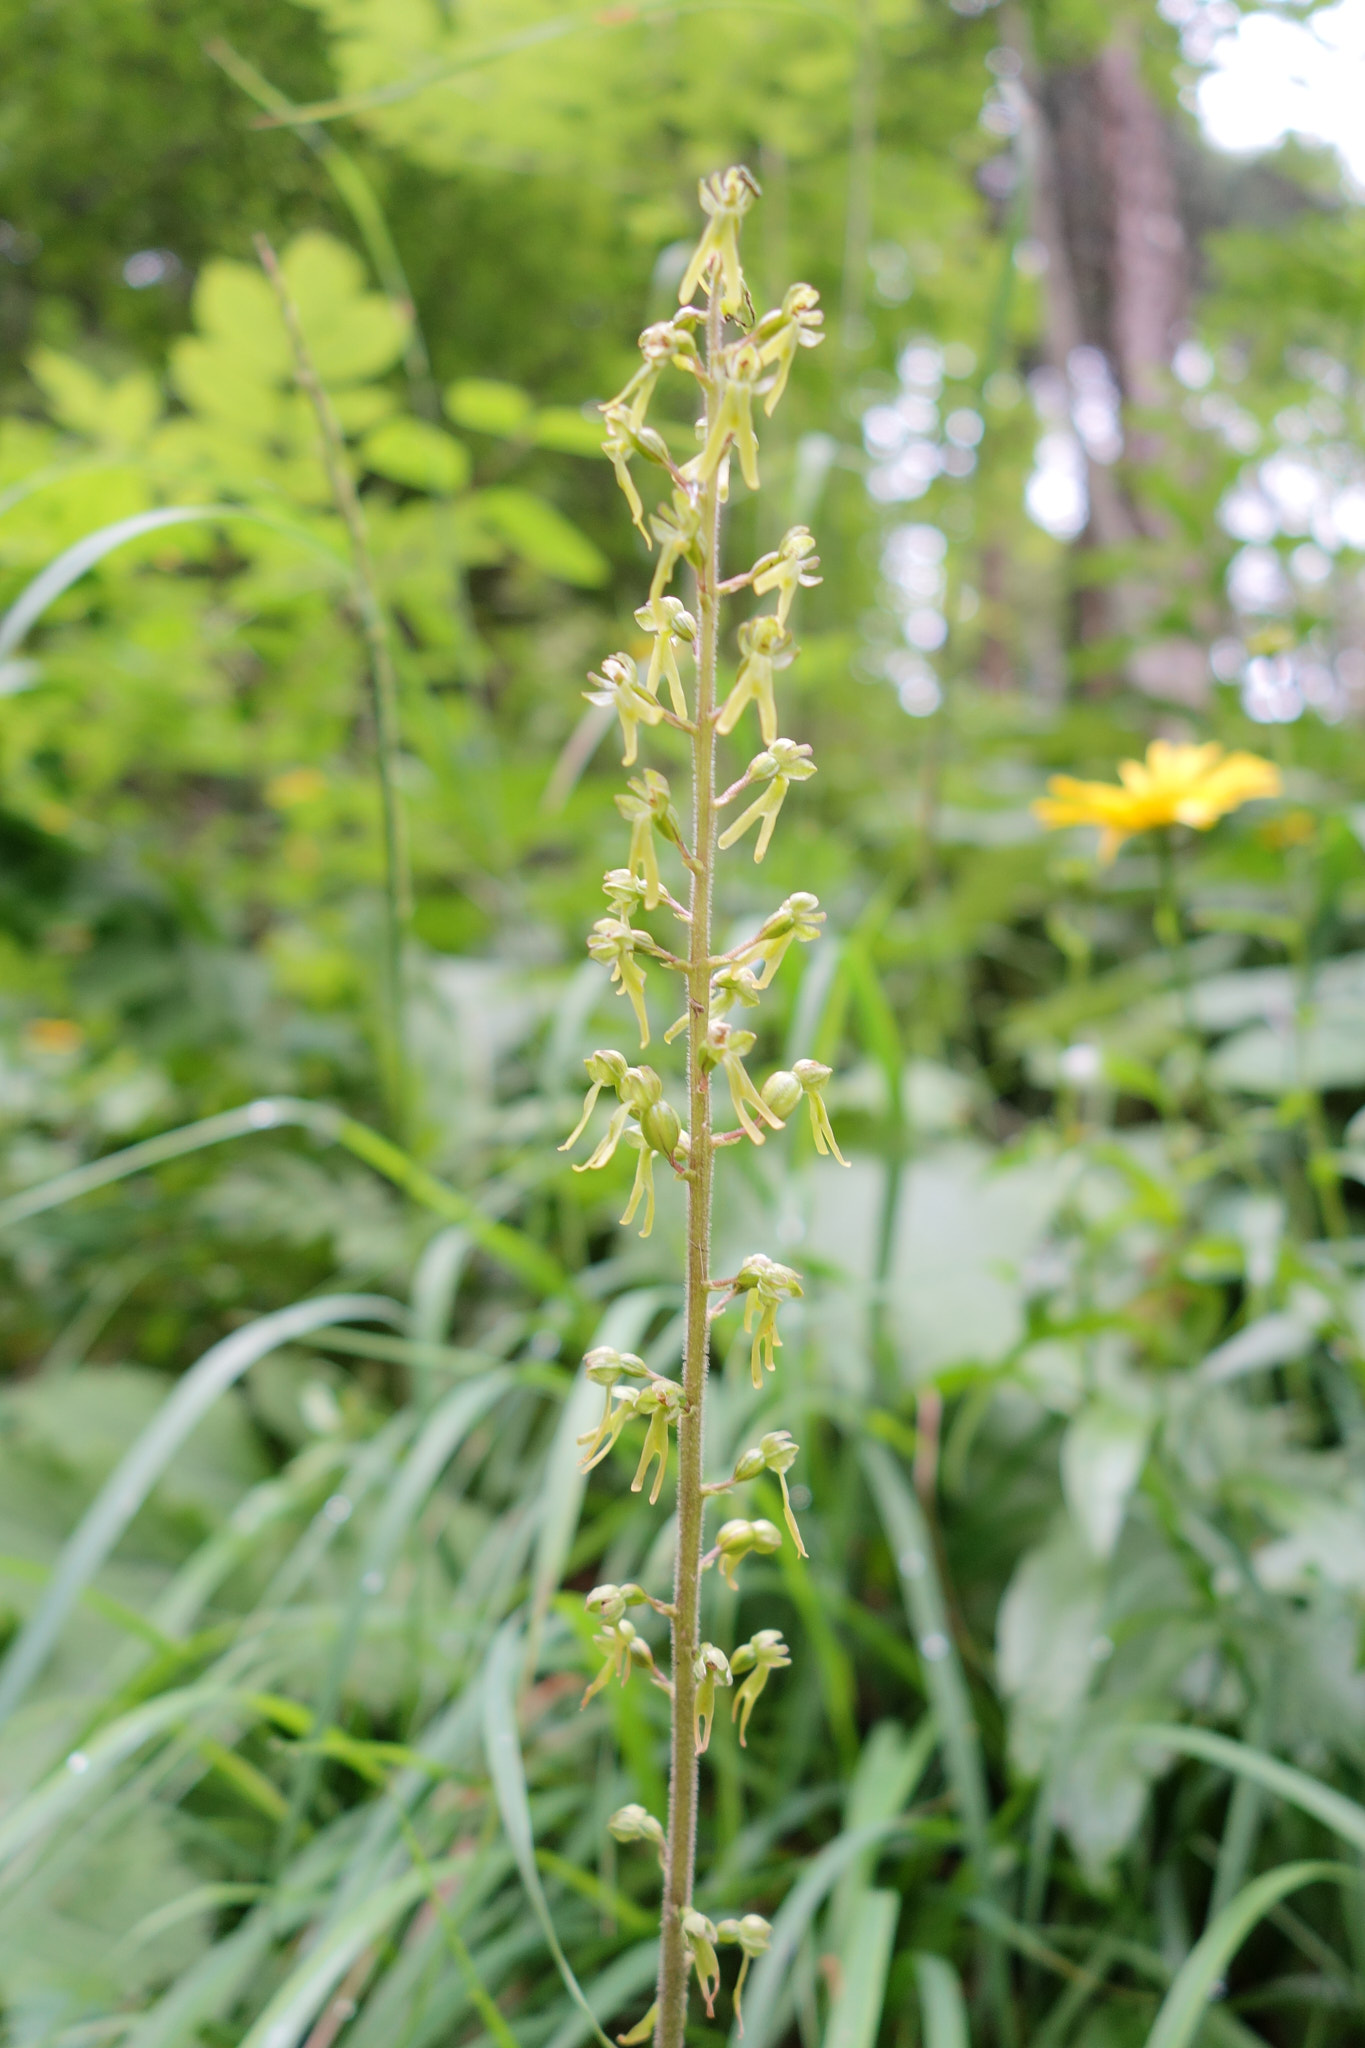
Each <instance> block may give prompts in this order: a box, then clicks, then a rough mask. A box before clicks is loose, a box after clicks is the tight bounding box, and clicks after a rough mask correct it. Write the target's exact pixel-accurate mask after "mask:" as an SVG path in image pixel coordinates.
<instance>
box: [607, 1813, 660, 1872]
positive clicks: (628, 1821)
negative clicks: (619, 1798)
mask: <svg viewBox="0 0 1365 2048" xmlns="http://www.w3.org/2000/svg"><path fill="white" fill-rule="evenodd" d="M607 1831H608V1833H609V1834H611V1835H614V1836H615V1838H616V1840H617V1841H618V1842H651V1843H653V1845H654V1847H655V1848H656V1849H657V1850H658V1851H659V1855H660V1858H661V1859H662V1856H663V1850H664V1831H663V1827H662V1825H661V1824H660V1822H658V1821H657V1820H655V1818H654V1816H653V1814H652V1813H649V1812H647V1811H646V1810H645V1808H644V1807H643V1806H640V1805H638V1804H637V1803H636V1802H634V1801H632V1803H631V1804H630V1805H629V1806H622V1807H618V1809H617V1811H616V1812H615V1813H614V1814H613V1815H612V1816H611V1819H610V1820H609V1821H608V1822H607Z"/></svg>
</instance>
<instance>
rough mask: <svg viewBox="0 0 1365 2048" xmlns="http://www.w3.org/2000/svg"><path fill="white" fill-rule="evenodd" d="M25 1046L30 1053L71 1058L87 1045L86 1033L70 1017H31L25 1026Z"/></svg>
mask: <svg viewBox="0 0 1365 2048" xmlns="http://www.w3.org/2000/svg"><path fill="white" fill-rule="evenodd" d="M24 1044H25V1046H26V1047H27V1048H28V1050H29V1051H30V1052H36V1053H60V1054H64V1055H67V1056H69V1055H70V1054H72V1053H77V1052H79V1051H80V1049H81V1047H82V1046H83V1045H84V1044H85V1033H84V1032H83V1031H82V1030H81V1027H80V1025H79V1024H77V1023H75V1022H74V1021H73V1020H72V1019H71V1018H70V1017H31V1018H30V1019H29V1021H28V1023H27V1024H26V1025H25V1026H24Z"/></svg>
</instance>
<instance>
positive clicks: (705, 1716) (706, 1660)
mask: <svg viewBox="0 0 1365 2048" xmlns="http://www.w3.org/2000/svg"><path fill="white" fill-rule="evenodd" d="M692 1674H693V1676H694V1678H695V1679H696V1681H697V1704H696V1714H697V1755H698V1756H704V1755H705V1754H706V1746H707V1744H708V1743H709V1742H710V1740H711V1724H712V1722H713V1721H714V1719H715V1715H716V1685H717V1682H719V1683H720V1684H721V1685H731V1684H733V1682H734V1681H733V1680H732V1679H731V1677H730V1664H729V1659H728V1658H727V1657H726V1655H725V1652H724V1650H718V1649H717V1648H716V1646H715V1644H714V1643H703V1644H702V1646H701V1648H700V1649H699V1650H698V1652H697V1654H696V1656H695V1657H694V1658H693V1659H692Z"/></svg>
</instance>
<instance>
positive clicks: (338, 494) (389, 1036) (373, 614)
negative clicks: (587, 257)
mask: <svg viewBox="0 0 1365 2048" xmlns="http://www.w3.org/2000/svg"><path fill="white" fill-rule="evenodd" d="M256 253H257V255H258V256H259V257H260V259H261V267H262V268H263V270H264V271H265V274H266V276H267V277H268V278H269V279H270V282H271V284H272V285H273V287H274V290H275V297H276V298H277V300H278V301H279V307H280V312H281V314H282V316H283V319H284V324H285V327H286V329H287V331H288V334H289V341H290V346H291V347H292V349H293V352H294V374H295V377H296V379H297V381H298V386H299V389H300V390H301V391H302V392H303V394H304V396H305V397H306V398H307V399H308V401H309V403H310V404H311V406H312V408H313V412H314V414H315V416H316V419H317V423H318V434H319V438H320V440H321V442H322V456H323V462H324V464H325V466H326V470H327V481H328V485H329V487H330V489H331V493H332V499H333V502H334V503H335V505H336V509H337V512H338V514H339V515H340V518H341V521H342V524H343V525H344V526H345V528H346V534H347V538H348V539H349V541H350V547H351V574H352V585H353V589H354V594H355V604H356V610H357V611H358V613H359V614H360V625H361V631H362V632H363V634H364V636H365V647H366V652H367V654H368V657H369V662H368V667H369V681H370V707H371V715H372V717H373V719H374V730H375V756H376V762H377V766H378V771H379V802H380V810H381V812H382V815H383V823H384V883H385V887H384V909H385V919H384V995H385V1013H386V1014H385V1018H384V1036H385V1041H386V1043H385V1046H384V1067H385V1076H384V1078H385V1083H386V1092H387V1094H388V1097H389V1109H390V1114H391V1116H392V1118H393V1121H394V1125H395V1127H396V1129H397V1131H398V1133H399V1135H400V1137H402V1136H406V1133H407V1123H408V1108H409V1103H408V1071H407V1029H406V1014H405V1013H406V1002H405V989H404V979H403V969H404V942H405V940H406V937H407V929H408V924H409V922H410V920H411V916H412V880H411V875H410V872H409V867H408V848H407V833H406V830H405V828H404V823H403V811H402V806H401V804H400V802H399V798H398V785H397V774H396V770H397V764H398V752H399V735H398V677H397V673H396V671H395V669H394V664H393V646H392V643H391V641H390V639H389V622H388V619H387V618H386V616H385V613H384V606H383V602H382V600H381V598H380V595H379V582H378V579H377V577H376V575H375V569H374V558H373V556H372V555H371V553H370V532H369V527H368V526H367V524H366V521H365V514H364V511H363V510H362V508H361V504H360V497H359V494H358V492H357V491H356V487H355V479H354V478H353V477H352V475H351V471H350V467H349V464H348V462H347V459H346V440H345V436H344V435H343V434H342V431H341V424H340V422H339V420H338V419H337V416H336V413H335V412H334V410H333V408H332V401H331V400H330V398H329V397H328V396H327V392H326V389H325V387H324V385H323V382H322V379H321V378H320V377H319V375H318V373H317V366H316V365H315V363H314V361H313V357H312V353H311V351H310V350H309V347H308V342H307V339H306V337H305V335H304V332H303V327H302V324H301V323H300V320H299V314H298V308H297V307H296V306H295V304H294V300H293V297H292V295H291V293H290V290H289V286H288V284H287V282H286V280H285V277H284V273H283V271H282V270H281V269H280V264H279V258H278V257H277V256H276V254H275V251H274V249H273V248H272V247H271V245H270V243H269V242H268V241H267V240H266V237H265V236H264V235H257V237H256Z"/></svg>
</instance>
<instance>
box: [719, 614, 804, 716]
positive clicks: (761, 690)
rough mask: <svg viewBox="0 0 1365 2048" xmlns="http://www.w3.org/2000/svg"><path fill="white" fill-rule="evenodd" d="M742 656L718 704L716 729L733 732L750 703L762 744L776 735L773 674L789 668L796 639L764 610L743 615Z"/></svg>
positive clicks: (792, 660) (740, 635) (740, 630)
mask: <svg viewBox="0 0 1365 2048" xmlns="http://www.w3.org/2000/svg"><path fill="white" fill-rule="evenodd" d="M739 651H740V655H741V660H740V664H739V674H738V675H737V676H736V677H735V686H734V688H733V689H732V690H731V692H730V694H729V696H728V697H727V698H726V700H725V703H724V704H723V705H722V707H721V713H720V717H719V718H718V719H717V720H716V731H717V732H733V731H734V729H735V727H736V726H737V725H738V724H739V721H740V719H741V718H742V717H743V715H744V711H745V709H746V707H747V706H748V705H749V704H754V705H756V706H757V708H758V726H759V731H760V732H761V733H762V735H763V744H764V746H765V747H771V746H772V745H773V742H774V741H775V740H776V738H777V701H776V699H775V697H774V695H773V677H774V675H775V673H776V672H777V670H778V669H781V668H790V667H791V665H792V663H793V662H794V661H795V659H796V652H797V649H796V642H795V641H794V640H793V638H792V636H791V634H790V633H789V632H788V631H787V628H786V627H785V626H784V625H783V624H782V621H781V620H780V619H779V618H777V617H775V616H774V615H772V614H770V613H767V612H764V613H763V614H761V615H760V617H758V618H756V619H746V620H745V622H744V624H743V625H742V626H741V627H740V629H739Z"/></svg>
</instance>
